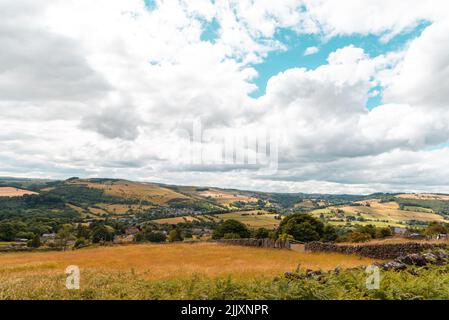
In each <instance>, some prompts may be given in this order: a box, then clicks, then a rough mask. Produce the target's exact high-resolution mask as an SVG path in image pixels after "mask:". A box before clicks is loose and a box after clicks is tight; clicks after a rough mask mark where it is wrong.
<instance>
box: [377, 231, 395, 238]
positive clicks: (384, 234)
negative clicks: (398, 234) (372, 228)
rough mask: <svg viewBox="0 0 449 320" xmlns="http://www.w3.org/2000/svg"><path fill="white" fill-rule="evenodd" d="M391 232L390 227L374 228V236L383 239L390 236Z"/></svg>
mask: <svg viewBox="0 0 449 320" xmlns="http://www.w3.org/2000/svg"><path fill="white" fill-rule="evenodd" d="M392 235H393V233H392V232H391V229H390V228H378V229H377V230H376V238H377V239H383V238H386V237H391V236H392Z"/></svg>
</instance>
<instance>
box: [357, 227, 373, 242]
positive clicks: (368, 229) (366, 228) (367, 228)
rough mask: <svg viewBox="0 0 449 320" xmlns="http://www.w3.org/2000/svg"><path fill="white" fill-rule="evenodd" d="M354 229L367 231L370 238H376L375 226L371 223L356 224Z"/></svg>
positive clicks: (361, 231)
mask: <svg viewBox="0 0 449 320" xmlns="http://www.w3.org/2000/svg"><path fill="white" fill-rule="evenodd" d="M355 231H357V232H360V233H367V234H369V235H370V236H371V238H373V239H374V238H376V231H377V230H376V226H374V225H372V224H368V225H366V226H362V225H358V226H356V228H355Z"/></svg>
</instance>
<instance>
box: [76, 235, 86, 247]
mask: <svg viewBox="0 0 449 320" xmlns="http://www.w3.org/2000/svg"><path fill="white" fill-rule="evenodd" d="M86 244H87V241H86V239H85V238H83V237H81V238H78V239H76V241H75V248H82V247H84V246H85V245H86Z"/></svg>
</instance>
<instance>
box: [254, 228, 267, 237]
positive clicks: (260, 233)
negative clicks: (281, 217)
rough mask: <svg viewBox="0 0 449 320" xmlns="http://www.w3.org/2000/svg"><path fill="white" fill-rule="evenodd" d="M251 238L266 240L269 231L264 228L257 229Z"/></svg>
mask: <svg viewBox="0 0 449 320" xmlns="http://www.w3.org/2000/svg"><path fill="white" fill-rule="evenodd" d="M253 237H254V238H256V239H266V238H269V237H270V231H269V230H268V229H266V228H259V229H257V230H255V231H254V233H253Z"/></svg>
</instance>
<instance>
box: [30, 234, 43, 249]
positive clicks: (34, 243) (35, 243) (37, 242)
mask: <svg viewBox="0 0 449 320" xmlns="http://www.w3.org/2000/svg"><path fill="white" fill-rule="evenodd" d="M27 245H28V247H30V248H39V247H40V246H41V237H40V236H39V235H38V234H36V235H34V237H33V238H32V239H31V240H30V241H28V244H27Z"/></svg>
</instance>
